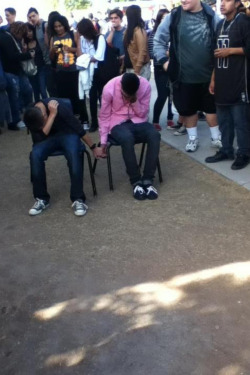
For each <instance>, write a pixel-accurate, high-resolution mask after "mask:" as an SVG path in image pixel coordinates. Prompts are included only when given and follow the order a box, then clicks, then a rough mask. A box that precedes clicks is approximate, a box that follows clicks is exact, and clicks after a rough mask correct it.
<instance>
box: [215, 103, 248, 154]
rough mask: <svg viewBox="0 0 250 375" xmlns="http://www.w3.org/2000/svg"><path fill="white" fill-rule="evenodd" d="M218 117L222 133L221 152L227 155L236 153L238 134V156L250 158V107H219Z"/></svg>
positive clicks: (240, 105)
mask: <svg viewBox="0 0 250 375" xmlns="http://www.w3.org/2000/svg"><path fill="white" fill-rule="evenodd" d="M217 116H218V122H219V127H220V131H221V142H222V148H221V151H222V152H224V153H225V154H227V155H232V154H233V153H234V149H233V141H234V135H235V132H236V136H237V143H238V150H237V154H242V155H248V156H250V106H249V104H248V103H246V104H245V103H241V104H234V105H225V106H222V105H218V106H217Z"/></svg>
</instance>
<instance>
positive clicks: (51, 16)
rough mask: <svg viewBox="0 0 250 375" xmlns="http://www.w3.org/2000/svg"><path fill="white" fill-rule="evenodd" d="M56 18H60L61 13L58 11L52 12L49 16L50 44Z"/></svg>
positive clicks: (48, 31) (48, 32) (48, 33)
mask: <svg viewBox="0 0 250 375" xmlns="http://www.w3.org/2000/svg"><path fill="white" fill-rule="evenodd" d="M56 16H60V13H59V12H57V11H56V10H54V11H53V12H50V13H49V16H48V23H47V35H48V41H49V42H50V39H51V36H52V33H53V25H54V17H56Z"/></svg>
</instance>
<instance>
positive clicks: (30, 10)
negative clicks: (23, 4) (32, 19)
mask: <svg viewBox="0 0 250 375" xmlns="http://www.w3.org/2000/svg"><path fill="white" fill-rule="evenodd" d="M33 12H34V13H36V14H39V13H38V11H37V9H36V8H30V9H29V10H28V13H27V16H28V15H29V14H30V13H33Z"/></svg>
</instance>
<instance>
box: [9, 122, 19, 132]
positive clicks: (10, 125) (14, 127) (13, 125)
mask: <svg viewBox="0 0 250 375" xmlns="http://www.w3.org/2000/svg"><path fill="white" fill-rule="evenodd" d="M8 129H9V130H14V131H18V130H20V128H19V127H18V126H17V124H15V123H10V124H8Z"/></svg>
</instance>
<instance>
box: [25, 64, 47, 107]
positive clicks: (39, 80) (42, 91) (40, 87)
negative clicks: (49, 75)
mask: <svg viewBox="0 0 250 375" xmlns="http://www.w3.org/2000/svg"><path fill="white" fill-rule="evenodd" d="M46 69H47V68H46V66H45V65H44V66H41V67H39V68H38V71H37V74H36V75H34V76H31V77H29V81H30V83H31V86H32V88H33V92H34V98H35V102H38V101H39V100H40V99H47V97H48V94H47V88H46Z"/></svg>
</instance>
